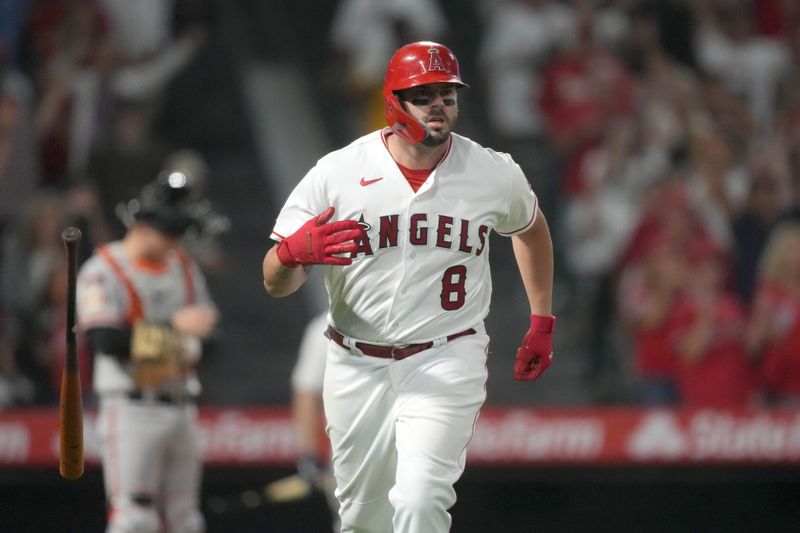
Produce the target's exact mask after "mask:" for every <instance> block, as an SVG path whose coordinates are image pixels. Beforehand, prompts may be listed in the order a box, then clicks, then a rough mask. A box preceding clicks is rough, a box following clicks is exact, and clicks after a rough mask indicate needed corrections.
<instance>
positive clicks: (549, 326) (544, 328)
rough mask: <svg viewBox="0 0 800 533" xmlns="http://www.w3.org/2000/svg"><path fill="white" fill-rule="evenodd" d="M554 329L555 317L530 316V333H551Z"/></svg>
mask: <svg viewBox="0 0 800 533" xmlns="http://www.w3.org/2000/svg"><path fill="white" fill-rule="evenodd" d="M555 329H556V317H554V316H553V315H546V316H545V315H531V331H535V332H537V333H553V331H554V330H555Z"/></svg>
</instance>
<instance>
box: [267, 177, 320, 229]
mask: <svg viewBox="0 0 800 533" xmlns="http://www.w3.org/2000/svg"><path fill="white" fill-rule="evenodd" d="M324 198H325V194H324V184H323V180H322V173H321V171H320V169H319V165H317V166H315V167H314V168H312V169H311V170H309V171H308V173H307V174H306V175H305V177H303V179H302V180H300V183H298V184H297V186H295V188H294V190H293V191H292V193H291V194H290V195H289V198H287V200H286V203H285V204H284V205H283V208H281V212H280V213H279V214H278V218H277V220H276V221H275V226H274V227H273V229H272V234H271V235H270V237H271V238H272V239H273V240H275V241H278V242H280V241H282V240H283V239H284V238H286V237H288V236H289V235H291V234H292V233H294V232H295V231H297V230H298V229H299V228H300V226H302V225H303V224H305V223H306V222H308V221H309V220H310V219H311V218H313V217H315V216H317V215H318V214H320V213H322V212H323V211H324V210H325V209H327V208H328V207H329V206H328V205H325V201H324Z"/></svg>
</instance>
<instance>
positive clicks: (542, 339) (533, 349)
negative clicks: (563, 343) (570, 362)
mask: <svg viewBox="0 0 800 533" xmlns="http://www.w3.org/2000/svg"><path fill="white" fill-rule="evenodd" d="M555 327H556V317H554V316H539V315H531V327H530V329H528V332H527V333H526V334H525V337H524V338H523V339H522V345H521V346H520V347H519V349H518V350H517V359H516V361H514V379H516V380H517V381H531V380H534V379H536V378H538V377H539V376H541V375H542V374H543V373H544V371H545V370H547V367H549V366H550V364H551V363H552V362H553V331H554V330H555Z"/></svg>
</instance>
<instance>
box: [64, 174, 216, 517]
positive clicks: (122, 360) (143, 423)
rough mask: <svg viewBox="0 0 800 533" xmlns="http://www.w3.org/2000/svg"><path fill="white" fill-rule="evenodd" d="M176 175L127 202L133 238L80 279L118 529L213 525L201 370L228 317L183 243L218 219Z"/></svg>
mask: <svg viewBox="0 0 800 533" xmlns="http://www.w3.org/2000/svg"><path fill="white" fill-rule="evenodd" d="M185 178H186V176H184V175H182V174H181V173H180V172H172V173H169V174H164V175H162V176H160V177H159V178H158V179H157V180H156V181H155V182H153V183H151V184H149V185H147V186H146V187H145V188H144V189H143V190H142V192H141V194H140V195H139V197H138V198H135V199H133V200H131V201H130V202H128V203H127V204H123V205H121V206H119V208H118V212H119V214H120V215H122V218H123V220H124V222H126V226H127V231H126V233H125V235H124V237H123V238H122V239H121V240H119V241H115V242H111V243H109V244H107V245H104V246H101V247H99V248H98V249H97V251H96V252H95V254H94V255H93V256H92V257H91V258H90V259H88V260H87V261H86V263H84V265H83V266H82V267H81V269H80V271H79V274H78V285H77V315H78V325H79V328H80V330H81V332H82V333H84V334H85V335H86V337H87V339H88V341H89V344H90V346H91V348H92V351H93V354H94V372H93V388H94V391H95V393H96V394H97V395H98V398H99V412H98V421H97V431H98V436H99V442H100V447H101V460H102V466H103V477H104V483H105V490H106V497H107V501H108V505H109V513H108V527H107V531H108V532H123V531H125V532H128V531H136V532H142V533H146V532H154V533H155V532H161V531H170V532H178V531H180V532H182V533H192V532H201V531H204V530H205V521H204V518H203V516H202V515H201V512H200V509H199V503H198V502H199V492H200V484H201V469H202V458H201V450H200V440H199V438H198V433H197V426H196V420H197V409H196V406H195V399H196V398H197V396H198V395H199V393H200V382H199V381H198V379H197V374H196V372H195V366H196V365H197V364H198V362H199V361H200V358H201V355H202V349H203V342H202V341H203V339H206V338H208V337H209V336H210V335H211V333H212V332H213V331H214V329H215V326H216V324H217V321H218V316H219V315H218V311H217V309H216V307H215V305H214V303H213V302H212V300H211V298H210V296H209V292H208V289H207V287H206V282H205V279H204V277H203V274H202V272H201V270H200V268H199V267H198V265H197V264H196V263H195V262H194V260H192V259H191V258H190V257H189V256H188V255H187V254H186V253H185V252H183V251H182V249H181V247H180V242H181V239H182V238H184V237H185V236H186V234H187V233H188V232H195V233H197V232H200V231H203V230H204V229H208V228H209V227H214V226H216V227H220V225H219V224H214V223H213V222H214V220H215V219H216V218H218V215H216V214H215V213H213V212H212V211H211V210H210V207H209V204H208V202H201V201H199V200H198V199H196V198H194V197H193V195H192V194H191V191H190V190H189V187H188V184H187V183H188V182H187V180H186V179H185Z"/></svg>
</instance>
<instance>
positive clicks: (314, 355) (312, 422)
mask: <svg viewBox="0 0 800 533" xmlns="http://www.w3.org/2000/svg"><path fill="white" fill-rule="evenodd" d="M327 327H328V313H327V312H324V313H320V314H318V315H317V316H315V317H314V318H312V319H311V320H310V321H309V323H308V325H306V329H305V331H304V332H303V338H302V339H301V341H300V347H299V350H298V353H297V361H296V362H295V365H294V368H293V369H292V376H291V383H292V417H293V419H294V425H295V430H296V432H297V437H298V440H299V443H300V459H299V460H298V461H297V471H298V473H299V474H300V475H301V476H302V477H303V479H305V480H306V482H308V483H309V484H310V485H312V486H315V487H316V488H317V489H319V490H321V491H323V492H324V493H325V496H326V499H327V501H328V505H329V506H330V509H331V511H332V513H333V515H334V521H333V526H334V528H333V529H334V531H338V530H339V520H338V510H339V502H338V500H336V497H335V496H334V494H333V489H334V482H333V476H332V474H331V472H330V465H329V464H328V460H327V456H328V454H329V452H330V450H329V447H330V445H329V444H328V439H327V438H325V435H324V434H322V428H323V427H324V421H325V416H324V413H323V412H322V385H323V378H324V376H325V361H326V359H327V353H328V339H326V338H325V335H324V333H325V330H326V329H327Z"/></svg>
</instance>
